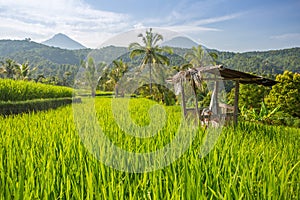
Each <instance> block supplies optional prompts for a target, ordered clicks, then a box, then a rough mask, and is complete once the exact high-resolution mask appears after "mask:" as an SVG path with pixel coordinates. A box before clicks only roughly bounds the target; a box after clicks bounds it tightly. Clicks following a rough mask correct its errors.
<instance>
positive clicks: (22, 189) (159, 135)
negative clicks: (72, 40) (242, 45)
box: [0, 28, 300, 199]
mask: <svg viewBox="0 0 300 200" xmlns="http://www.w3.org/2000/svg"><path fill="white" fill-rule="evenodd" d="M132 33H134V34H135V36H136V40H135V41H132V42H130V44H129V45H128V46H126V47H119V46H114V45H112V43H108V45H107V44H106V45H102V46H100V47H99V48H98V49H81V50H67V49H61V48H57V47H48V46H46V45H42V44H38V43H35V42H33V41H30V40H28V39H27V40H1V41H0V60H1V66H0V114H1V115H0V199H299V198H300V176H299V174H300V74H299V70H300V68H299V67H300V61H299V56H300V49H299V48H291V49H283V50H272V51H265V52H246V53H232V52H224V51H217V50H214V49H208V48H206V47H204V46H201V45H196V46H193V47H191V48H182V47H174V46H172V45H170V44H171V43H170V42H169V43H164V34H167V32H165V31H164V30H163V29H152V28H149V29H139V30H135V31H132V32H131V33H124V34H123V35H122V34H121V35H120V36H116V38H113V39H112V41H114V40H115V41H116V40H119V39H120V38H121V39H124V38H126V36H127V35H130V34H132ZM183 38H184V37H177V39H178V40H181V41H182V40H183ZM174 39H176V37H174V38H173V40H174ZM185 39H186V38H185ZM185 41H187V40H185ZM287 63H289V64H287ZM282 66H284V67H282Z"/></svg>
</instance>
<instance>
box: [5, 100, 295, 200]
mask: <svg viewBox="0 0 300 200" xmlns="http://www.w3.org/2000/svg"><path fill="white" fill-rule="evenodd" d="M118 100H120V101H122V99H118ZM151 105H152V104H151V101H147V100H145V99H134V101H133V102H132V103H130V108H129V109H130V111H131V117H132V119H133V120H135V121H136V122H137V123H138V124H140V125H145V124H147V123H149V116H148V112H147V111H148V109H149V106H151ZM95 109H96V111H97V116H98V121H99V124H101V126H102V127H103V130H104V131H105V134H106V135H107V137H109V138H110V139H111V140H112V141H113V142H114V144H117V145H118V146H119V147H120V148H122V149H126V150H127V151H130V152H135V151H138V152H153V151H156V150H160V149H161V147H163V146H165V145H166V144H168V143H169V141H171V140H172V138H173V137H174V133H176V130H177V128H178V125H179V123H178V122H179V121H180V116H181V115H180V114H181V113H180V107H166V114H167V117H168V120H167V123H166V125H165V127H163V129H162V130H160V131H159V133H158V134H157V135H156V136H155V137H153V138H149V139H144V138H138V137H130V136H128V135H127V134H124V132H123V131H122V130H121V128H120V127H119V126H118V124H116V123H115V121H114V115H113V113H112V111H111V103H110V99H105V98H96V103H95ZM70 113H72V107H71V106H66V107H62V108H58V109H56V110H50V111H47V112H38V113H31V114H23V115H16V116H13V117H5V118H4V117H1V116H0V169H1V170H0V191H1V192H0V199H22V197H23V198H24V199H253V198H255V199H299V198H300V186H299V182H300V177H299V174H300V162H299V160H300V154H299V153H295V152H296V150H298V149H299V148H300V139H299V138H300V137H299V136H300V135H299V129H295V128H287V127H272V126H265V125H259V124H256V123H241V124H239V125H238V126H237V127H235V128H232V127H227V128H224V129H223V131H222V132H221V133H220V137H219V139H218V141H217V143H216V144H215V146H214V148H213V149H212V150H211V151H210V153H209V154H208V155H207V156H205V157H199V153H200V152H201V150H202V148H203V147H202V146H201V145H202V143H203V137H204V135H205V134H204V133H203V132H202V131H201V130H199V132H197V134H196V137H195V139H194V141H193V142H192V143H191V146H190V148H188V149H187V152H186V153H184V154H183V155H182V156H181V157H180V158H179V159H178V160H177V161H175V162H174V163H172V164H171V165H170V166H167V167H165V168H163V169H161V170H157V171H154V172H148V173H127V172H122V171H118V170H116V169H113V168H111V167H108V166H105V165H104V164H103V163H101V162H99V160H97V159H96V158H95V157H94V156H93V155H92V154H90V153H89V152H88V151H87V149H86V148H85V147H84V145H83V143H82V141H81V138H80V136H79V135H78V133H77V129H76V125H75V124H74V119H73V115H72V114H70ZM82 117H83V118H84V117H85V116H84V115H83V116H82ZM20 124H21V125H20ZM111 156H114V155H111ZM125 162H127V160H126V161H125Z"/></svg>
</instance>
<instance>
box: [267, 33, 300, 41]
mask: <svg viewBox="0 0 300 200" xmlns="http://www.w3.org/2000/svg"><path fill="white" fill-rule="evenodd" d="M270 38H271V39H275V40H299V41H300V33H285V34H282V35H274V36H271V37H270Z"/></svg>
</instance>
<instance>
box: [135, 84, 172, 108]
mask: <svg viewBox="0 0 300 200" xmlns="http://www.w3.org/2000/svg"><path fill="white" fill-rule="evenodd" d="M134 94H135V95H139V96H142V97H146V98H148V99H152V100H154V101H157V102H160V103H162V104H165V105H167V106H170V105H175V103H176V101H177V99H176V95H175V94H174V93H173V92H172V91H171V90H169V88H167V87H165V86H163V85H159V84H155V83H154V84H153V85H152V94H151V93H150V88H149V85H143V86H142V87H139V88H138V89H137V90H136V91H135V92H134Z"/></svg>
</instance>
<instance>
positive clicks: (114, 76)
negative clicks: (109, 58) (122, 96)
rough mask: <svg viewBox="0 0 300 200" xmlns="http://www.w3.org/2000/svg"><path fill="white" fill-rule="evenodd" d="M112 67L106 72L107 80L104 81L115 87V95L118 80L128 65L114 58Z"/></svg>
mask: <svg viewBox="0 0 300 200" xmlns="http://www.w3.org/2000/svg"><path fill="white" fill-rule="evenodd" d="M113 65H114V68H113V70H112V71H111V72H110V73H109V74H108V78H109V80H108V81H107V82H106V83H109V84H112V85H113V87H114V88H115V96H116V97H117V96H118V81H119V80H120V78H122V76H123V75H124V73H126V72H127V71H128V65H127V64H126V63H124V62H123V61H122V60H114V61H113Z"/></svg>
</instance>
